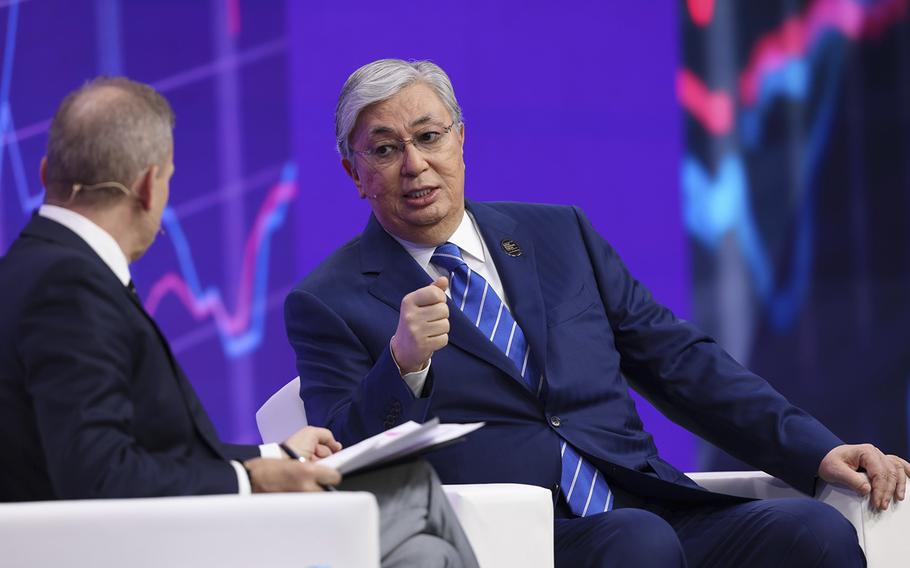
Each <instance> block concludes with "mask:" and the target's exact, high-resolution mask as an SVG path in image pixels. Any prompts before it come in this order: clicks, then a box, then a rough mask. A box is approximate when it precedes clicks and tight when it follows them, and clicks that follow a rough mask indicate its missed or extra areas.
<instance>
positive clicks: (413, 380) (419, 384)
mask: <svg viewBox="0 0 910 568" xmlns="http://www.w3.org/2000/svg"><path fill="white" fill-rule="evenodd" d="M390 234H391V233H390ZM392 238H393V239H395V240H396V241H398V242H399V243H400V244H401V246H403V247H404V250H406V251H408V254H410V255H411V257H412V258H413V259H414V260H415V261H417V264H419V265H420V267H421V268H423V269H424V270H425V271H426V273H427V274H429V275H430V278H432V279H433V280H435V279H437V278H439V277H440V276H445V277H447V278H448V276H449V272H448V271H447V270H445V269H444V268H440V267H438V266H436V265H435V264H433V263H431V262H430V260H431V259H432V258H433V253H434V252H435V251H436V247H434V246H424V245H417V244H414V243H411V242H408V241H406V240H404V239H399V238H398V237H396V236H395V235H392ZM448 242H450V243H452V244H454V245H456V246H457V247H458V248H459V249H461V254H462V257H463V258H464V261H465V263H466V264H467V265H468V268H470V269H471V270H472V271H474V272H476V273H478V274H480V275H481V276H483V278H484V280H486V281H487V282H489V283H490V287H491V288H493V290H494V291H495V292H496V294H498V295H499V297H500V298H501V299H502V301H503V303H505V305H506V307H507V308H509V309H511V306H510V305H509V300H508V298H506V294H505V290H503V288H502V281H501V280H500V279H499V272H497V271H496V265H495V264H494V263H493V259H492V257H491V256H490V251H489V250H488V249H487V244H486V243H485V242H484V241H483V238H482V237H481V236H480V230H479V229H478V228H477V221H475V220H474V216H473V215H471V213H469V212H468V211H465V212H464V216H463V217H462V218H461V223H459V224H458V228H457V229H455V232H454V233H452V236H451V237H449V240H448ZM446 296H448V297H450V298H451V297H452V292H451V288H450V289H448V290H446ZM392 359H393V360H394V359H395V357H394V354H393V357H392ZM430 361H431V362H432V358H431V359H430ZM397 364H398V363H397V361H396V365H397ZM400 371H401V369H400V368H399V372H400ZM429 373H430V363H428V364H427V366H426V367H425V368H424V369H422V370H420V371H415V372H413V373H407V374H405V375H402V378H403V379H404V381H405V382H406V383H407V384H408V386H409V387H410V388H411V391H412V392H413V393H414V396H418V397H419V396H420V392H421V391H422V390H423V385H424V383H425V382H426V380H427V375H428V374H429Z"/></svg>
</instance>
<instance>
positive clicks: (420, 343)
mask: <svg viewBox="0 0 910 568" xmlns="http://www.w3.org/2000/svg"><path fill="white" fill-rule="evenodd" d="M447 287H448V279H447V278H445V277H439V278H437V279H436V281H435V282H433V283H432V284H430V285H428V286H424V287H423V288H420V289H418V290H415V291H413V292H411V293H410V294H408V295H406V296H405V297H404V298H403V299H402V300H401V312H400V315H399V317H398V328H397V329H396V330H395V335H394V336H393V337H392V340H391V348H392V355H393V357H394V359H395V363H396V364H397V365H398V368H399V370H400V371H401V373H402V375H405V374H407V373H412V372H414V371H419V370H421V369H424V368H426V365H427V362H428V361H429V360H430V357H431V356H432V355H433V353H434V352H436V351H438V350H439V349H442V348H443V347H445V346H446V345H447V344H448V342H449V337H448V333H449V306H448V305H447V304H446V295H445V291H444V290H445V289H446V288H447Z"/></svg>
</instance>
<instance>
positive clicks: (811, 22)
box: [739, 0, 910, 106]
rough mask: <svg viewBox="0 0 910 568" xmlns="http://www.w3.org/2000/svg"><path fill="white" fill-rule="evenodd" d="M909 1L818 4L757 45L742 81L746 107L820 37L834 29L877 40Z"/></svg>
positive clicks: (831, 0) (828, 0)
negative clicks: (766, 79)
mask: <svg viewBox="0 0 910 568" xmlns="http://www.w3.org/2000/svg"><path fill="white" fill-rule="evenodd" d="M908 5H910V0H886V1H884V2H880V3H878V4H873V5H868V6H866V5H863V4H860V3H858V2H856V0H818V1H816V2H814V3H812V5H811V6H809V7H808V8H806V10H805V11H803V12H802V13H801V14H797V15H795V16H792V17H791V18H789V19H787V20H786V21H784V23H783V24H781V26H780V27H778V28H777V29H776V30H774V31H773V32H771V33H768V34H766V35H765V36H764V37H762V38H761V39H760V40H759V41H758V42H756V44H755V48H754V49H753V50H752V54H751V56H750V58H749V63H748V64H747V65H746V67H745V69H744V70H743V72H742V74H741V75H740V79H739V96H740V100H741V101H742V103H743V105H745V106H752V105H754V104H755V103H756V102H757V101H758V94H759V89H760V87H761V82H762V79H763V78H764V77H765V76H767V75H768V74H770V73H773V72H774V71H776V70H777V69H780V68H781V67H783V66H784V65H786V63H787V62H788V61H790V60H792V59H795V58H802V57H804V56H805V55H806V53H807V52H808V51H809V49H810V48H811V47H812V45H813V44H814V43H815V42H816V40H818V38H819V36H821V34H822V33H824V32H825V31H828V30H830V29H831V28H834V29H836V30H838V31H840V32H841V33H842V34H843V35H844V36H845V37H847V38H848V39H851V40H858V39H868V38H875V37H878V36H879V35H881V34H882V32H884V31H885V30H886V29H887V28H888V27H890V26H891V25H892V24H893V23H894V22H896V21H898V20H900V19H901V18H903V17H904V16H905V15H906V13H907V8H908Z"/></svg>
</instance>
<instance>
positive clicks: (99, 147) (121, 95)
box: [47, 77, 174, 201]
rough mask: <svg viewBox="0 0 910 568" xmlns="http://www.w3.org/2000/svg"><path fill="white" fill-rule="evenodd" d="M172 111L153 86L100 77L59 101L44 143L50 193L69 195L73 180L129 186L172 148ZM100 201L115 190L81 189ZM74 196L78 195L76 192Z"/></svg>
mask: <svg viewBox="0 0 910 568" xmlns="http://www.w3.org/2000/svg"><path fill="white" fill-rule="evenodd" d="M173 128H174V112H173V110H171V106H170V105H169V104H168V102H167V100H165V98H164V97H163V96H161V94H159V93H158V92H157V91H155V90H154V89H153V88H152V87H150V86H148V85H145V84H143V83H138V82H136V81H131V80H129V79H126V78H124V77H113V78H110V77H99V78H97V79H94V80H92V81H89V82H87V83H86V84H85V85H83V86H82V87H81V88H79V89H78V90H76V91H73V92H72V93H70V94H69V95H67V97H66V98H65V99H63V102H62V103H60V107H59V108H58V109H57V112H56V114H55V115H54V118H53V120H52V122H51V127H50V132H49V135H48V143H47V183H48V191H49V192H50V193H51V194H55V195H56V196H57V197H58V198H63V199H65V198H67V197H69V196H70V192H71V191H72V187H73V185H74V184H82V185H91V184H102V185H103V186H104V185H110V184H109V183H108V182H118V183H120V184H123V185H126V186H130V185H132V184H133V183H134V182H135V181H136V179H138V178H139V176H140V175H142V173H143V172H145V170H146V169H147V168H149V167H150V166H153V165H157V166H160V167H161V168H162V170H163V168H164V166H165V164H166V162H167V160H168V158H169V157H170V156H171V154H172V152H173V147H174V146H173V133H172V130H173ZM80 193H81V194H84V195H85V198H84V199H88V200H93V201H98V200H99V199H103V198H104V197H105V195H107V196H108V197H113V196H116V195H118V194H119V195H122V193H121V192H119V191H104V190H101V189H99V190H92V191H87V192H80ZM73 197H76V196H75V195H74V196H73Z"/></svg>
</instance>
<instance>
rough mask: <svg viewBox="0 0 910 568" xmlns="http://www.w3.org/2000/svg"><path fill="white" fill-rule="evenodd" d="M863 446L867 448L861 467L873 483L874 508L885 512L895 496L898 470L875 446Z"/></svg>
mask: <svg viewBox="0 0 910 568" xmlns="http://www.w3.org/2000/svg"><path fill="white" fill-rule="evenodd" d="M863 446H865V447H864V449H863V453H862V455H861V458H860V466H861V467H863V468H864V469H865V470H866V473H867V474H868V475H869V481H870V482H871V483H872V495H871V497H870V501H871V503H872V506H873V507H875V508H877V509H880V510H885V509H887V508H888V505H890V504H891V499H893V498H894V496H895V491H896V489H897V480H898V476H897V473H898V468H897V466H896V464H894V462H892V461H891V460H890V459H888V458H887V457H885V454H883V453H882V452H881V451H879V449H878V448H876V447H875V446H871V445H868V444H863Z"/></svg>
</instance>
